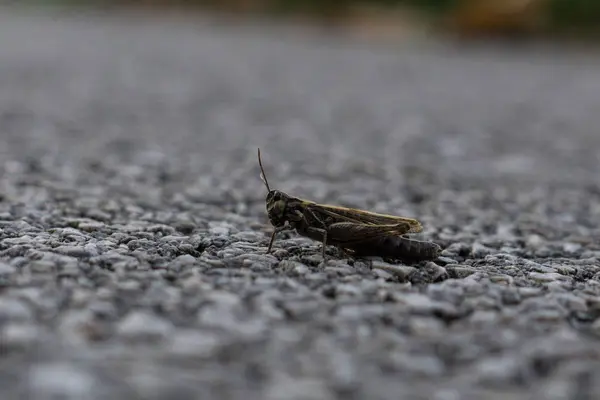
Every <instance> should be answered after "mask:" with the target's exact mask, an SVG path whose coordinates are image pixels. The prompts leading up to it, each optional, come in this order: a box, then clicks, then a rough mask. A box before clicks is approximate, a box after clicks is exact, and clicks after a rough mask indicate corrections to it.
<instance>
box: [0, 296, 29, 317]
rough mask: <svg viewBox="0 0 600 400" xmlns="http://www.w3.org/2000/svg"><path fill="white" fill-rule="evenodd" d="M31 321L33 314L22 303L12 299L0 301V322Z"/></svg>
mask: <svg viewBox="0 0 600 400" xmlns="http://www.w3.org/2000/svg"><path fill="white" fill-rule="evenodd" d="M31 319H33V312H32V310H31V309H30V308H29V307H27V305H26V304H25V303H24V302H22V301H20V300H17V299H14V298H3V299H1V300H0V321H2V320H9V321H16V322H23V321H25V322H26V321H30V320H31Z"/></svg>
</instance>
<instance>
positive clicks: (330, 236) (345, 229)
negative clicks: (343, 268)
mask: <svg viewBox="0 0 600 400" xmlns="http://www.w3.org/2000/svg"><path fill="white" fill-rule="evenodd" d="M258 164H259V166H260V171H261V173H260V178H261V180H262V181H263V183H264V184H265V186H266V187H267V192H268V193H267V197H266V208H267V216H268V218H269V221H270V222H271V224H272V225H273V227H274V228H275V229H274V231H273V234H272V235H271V240H270V241H269V247H268V248H267V253H270V252H271V249H272V247H273V242H274V241H275V236H276V235H277V234H278V233H279V232H282V231H284V230H288V229H295V230H296V232H297V233H298V234H299V235H301V236H304V237H308V238H310V239H312V240H315V241H319V242H321V243H322V248H321V250H322V256H323V259H324V260H325V247H326V246H327V245H332V246H336V247H338V248H339V249H341V250H342V251H344V252H346V253H351V254H353V255H354V256H362V257H367V256H379V257H388V258H397V259H400V260H402V261H404V262H419V261H423V260H433V259H436V258H437V257H438V256H439V255H440V252H441V248H440V246H438V245H437V244H435V243H433V242H426V241H419V240H414V239H409V238H408V237H405V236H403V235H405V234H407V233H418V232H421V231H422V230H423V227H422V225H421V223H420V222H419V221H417V220H416V219H412V218H406V217H397V216H394V215H386V214H379V213H374V212H370V211H365V210H359V209H355V208H347V207H340V206H333V205H327V204H318V203H315V202H313V201H309V200H304V199H301V198H298V197H293V196H290V195H288V194H286V193H284V192H282V191H280V190H275V189H274V190H271V188H270V186H269V182H268V181H267V178H266V175H265V170H264V168H263V165H262V160H261V157H260V149H258Z"/></svg>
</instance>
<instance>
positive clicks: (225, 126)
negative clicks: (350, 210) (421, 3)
mask: <svg viewBox="0 0 600 400" xmlns="http://www.w3.org/2000/svg"><path fill="white" fill-rule="evenodd" d="M279 29H283V28H272V29H269V28H260V27H258V28H247V29H243V28H235V27H220V28H215V27H211V26H209V25H208V24H203V23H201V22H199V23H197V24H179V25H178V24H176V23H175V22H174V21H172V20H167V21H165V22H161V23H159V22H152V21H146V20H143V19H135V20H129V19H127V18H108V17H92V16H88V17H83V16H79V17H77V16H70V17H69V16H62V15H54V16H45V15H43V14H38V15H26V14H16V13H13V12H6V13H3V14H2V16H1V17H0V54H1V63H0V157H1V162H0V171H1V180H0V185H1V186H0V190H1V192H0V196H1V198H0V340H1V341H0V351H1V353H0V397H1V398H2V399H3V400H4V399H17V398H19V399H25V398H26V399H36V400H37V399H113V400H114V399H167V398H170V399H208V398H219V399H248V400H253V399H266V400H279V399H286V400H287V399H289V400H313V399H315V400H317V399H369V400H379V399H381V400H389V399H436V400H455V399H481V398H486V399H581V400H583V399H588V398H592V397H591V394H592V393H594V392H596V393H598V391H600V362H599V360H600V343H599V342H598V338H599V337H600V318H599V316H600V297H599V294H600V261H599V260H600V242H599V239H600V230H599V228H598V226H599V222H600V203H599V199H600V182H599V181H598V171H599V167H600V165H599V164H600V161H599V160H600V147H599V145H600V134H599V132H598V126H599V125H600V124H599V122H600V116H599V114H598V104H600V58H599V57H597V56H596V55H594V53H593V52H579V51H576V50H569V51H567V50H564V49H560V48H552V47H549V46H544V47H537V46H536V45H532V46H529V45H527V46H524V47H521V48H511V47H506V46H500V45H493V46H492V45H490V46H479V45H478V46H474V47H469V46H467V47H461V46H454V45H443V44H433V43H428V44H427V45H414V46H413V45H405V44H400V45H398V46H396V47H394V46H390V47H385V48H381V47H372V48H369V47H368V46H363V45H360V44H348V43H344V42H342V41H340V40H338V39H335V38H320V37H318V36H311V37H307V38H304V39H303V38H293V37H291V36H290V35H288V34H287V31H284V30H281V31H280V30H279ZM257 147H261V150H262V153H263V161H264V164H265V168H266V170H267V171H266V172H267V176H268V178H269V181H270V184H271V186H273V187H275V188H278V189H281V190H284V191H286V192H288V193H290V194H293V195H297V196H301V197H306V198H310V199H312V200H315V201H319V202H327V203H335V204H342V205H347V206H354V207H359V208H364V209H369V210H374V211H381V212H386V213H393V214H397V215H406V216H412V217H416V218H418V219H419V220H420V221H421V222H422V223H423V225H424V227H425V230H424V232H423V233H422V234H420V235H416V237H418V238H420V239H429V240H433V241H435V242H436V243H439V244H440V245H441V246H442V247H443V248H444V252H443V256H442V257H441V258H440V259H439V260H436V261H435V262H434V263H431V262H429V263H427V262H425V263H421V264H417V265H402V264H397V263H391V262H386V261H384V260H379V259H371V260H361V259H357V260H351V259H347V258H339V257H337V256H336V252H335V251H334V250H333V249H328V253H329V254H330V256H331V258H330V260H329V261H328V262H327V263H326V264H325V265H323V263H322V262H321V258H320V244H319V243H315V242H313V241H311V240H308V239H304V238H300V237H298V236H297V235H295V234H290V233H288V234H281V235H280V236H279V238H278V240H277V241H276V243H275V251H274V253H273V254H269V255H267V254H265V250H266V245H267V243H268V239H269V234H270V232H271V227H270V226H269V225H268V221H267V218H266V212H265V204H264V198H265V194H266V191H265V190H266V189H265V187H264V186H263V185H262V183H261V182H260V180H259V172H258V164H257V159H256V149H257Z"/></svg>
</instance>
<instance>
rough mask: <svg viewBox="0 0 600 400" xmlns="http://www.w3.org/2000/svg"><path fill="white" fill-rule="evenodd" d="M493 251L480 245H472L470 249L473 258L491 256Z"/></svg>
mask: <svg viewBox="0 0 600 400" xmlns="http://www.w3.org/2000/svg"><path fill="white" fill-rule="evenodd" d="M493 251H494V250H493V249H490V248H489V247H487V246H484V245H483V244H481V243H474V244H473V246H472V247H471V255H472V256H473V258H484V257H485V256H487V255H489V254H492V252H493Z"/></svg>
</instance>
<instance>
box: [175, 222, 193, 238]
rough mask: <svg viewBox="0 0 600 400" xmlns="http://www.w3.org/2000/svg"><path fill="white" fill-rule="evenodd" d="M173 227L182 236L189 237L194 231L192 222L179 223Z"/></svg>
mask: <svg viewBox="0 0 600 400" xmlns="http://www.w3.org/2000/svg"><path fill="white" fill-rule="evenodd" d="M173 227H174V228H175V229H176V230H178V231H179V232H181V233H183V234H184V235H191V234H192V233H193V232H194V229H196V224H194V223H193V222H192V221H179V222H176V223H175V224H174V226H173Z"/></svg>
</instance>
